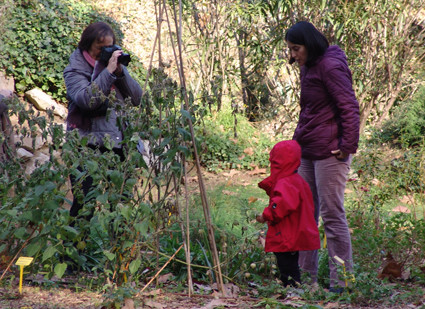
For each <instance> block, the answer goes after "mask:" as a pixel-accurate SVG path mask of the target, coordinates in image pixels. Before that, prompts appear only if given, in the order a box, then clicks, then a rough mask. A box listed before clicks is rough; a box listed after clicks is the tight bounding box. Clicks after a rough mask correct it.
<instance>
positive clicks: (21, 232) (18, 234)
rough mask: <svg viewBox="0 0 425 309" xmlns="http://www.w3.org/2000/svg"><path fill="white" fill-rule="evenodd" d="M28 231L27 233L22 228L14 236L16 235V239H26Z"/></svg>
mask: <svg viewBox="0 0 425 309" xmlns="http://www.w3.org/2000/svg"><path fill="white" fill-rule="evenodd" d="M26 231H27V230H26V228H24V227H20V228H18V229H17V230H16V231H15V232H14V233H13V234H14V235H15V237H16V238H19V239H24V236H25V234H26Z"/></svg>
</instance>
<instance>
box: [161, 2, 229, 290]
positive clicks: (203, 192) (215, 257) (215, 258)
mask: <svg viewBox="0 0 425 309" xmlns="http://www.w3.org/2000/svg"><path fill="white" fill-rule="evenodd" d="M165 4H166V3H165V1H164V6H165ZM173 9H174V23H175V26H176V33H177V42H178V44H177V47H178V49H179V59H177V58H176V64H177V65H179V66H178V67H179V76H180V84H181V88H182V94H183V99H184V107H185V109H186V110H187V111H189V110H190V107H189V99H188V96H187V92H186V80H185V75H184V66H183V57H182V39H181V34H182V31H181V27H182V3H181V0H179V9H180V15H179V21H178V20H177V12H176V6H175V0H173ZM165 12H166V14H167V20H168V13H167V10H165ZM168 24H169V20H168ZM170 35H171V31H170ZM174 55H176V53H175V51H174ZM187 121H188V124H189V129H190V134H191V139H192V146H193V152H194V157H195V162H196V171H197V175H198V183H199V190H200V195H201V201H202V206H203V210H204V217H205V222H206V224H207V229H208V239H209V242H210V246H211V251H212V256H213V262H214V264H215V265H214V270H215V272H216V280H217V285H218V287H219V290H220V292H221V293H222V294H223V295H224V294H225V290H224V284H223V276H222V273H221V266H220V259H219V256H218V251H217V245H216V242H215V237H214V228H213V226H212V223H211V215H210V208H209V204H208V200H207V194H206V190H205V185H204V180H203V177H202V172H201V164H200V160H199V155H198V150H197V148H196V140H195V132H194V129H193V123H192V120H191V119H190V118H188V119H187Z"/></svg>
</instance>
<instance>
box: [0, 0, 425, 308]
mask: <svg viewBox="0 0 425 309" xmlns="http://www.w3.org/2000/svg"><path fill="white" fill-rule="evenodd" d="M123 3H124V1H123ZM164 4H165V5H166V8H167V11H164V10H163V7H164ZM152 6H153V7H154V8H155V11H156V16H157V17H159V16H162V17H166V16H168V17H167V20H169V21H170V24H169V25H167V23H164V24H162V25H160V24H158V29H161V30H162V32H161V33H162V34H161V36H158V37H160V38H162V39H164V37H163V36H166V35H168V36H169V37H166V38H167V39H168V40H170V38H171V41H174V43H175V46H178V44H177V40H176V37H175V36H174V35H175V32H174V30H173V31H172V33H171V34H170V33H168V32H169V28H168V27H169V26H170V29H176V24H175V20H177V19H173V16H174V17H176V16H178V13H177V10H178V9H179V7H178V3H174V2H172V1H169V2H160V3H159V2H152ZM105 7H106V6H104V8H103V10H102V9H101V8H100V7H99V6H98V5H97V4H96V3H94V2H93V3H92V2H91V1H88V2H84V3H83V2H80V1H74V0H61V1H53V0H27V1H10V0H6V1H5V2H4V4H2V6H1V10H0V12H1V14H2V16H4V17H5V18H1V20H0V33H1V35H0V36H1V37H0V44H1V45H0V50H2V53H1V54H0V66H1V67H2V69H3V70H4V71H5V72H6V74H8V75H11V76H13V77H14V79H15V82H16V92H17V93H18V94H20V95H21V94H22V93H24V92H25V91H26V90H29V89H31V88H33V87H39V88H41V89H43V90H44V91H45V92H47V93H49V94H51V95H52V96H53V97H54V98H55V99H56V100H58V101H59V102H62V103H65V104H66V93H65V88H64V84H63V80H62V71H63V69H64V68H65V66H66V65H67V63H68V57H69V55H70V54H71V52H72V51H73V50H74V49H75V47H76V45H77V42H78V40H79V36H80V34H81V31H82V29H83V28H84V27H85V26H86V25H87V24H89V23H90V22H92V21H95V20H106V21H108V22H109V23H110V24H111V25H112V26H113V27H114V29H115V31H116V33H117V34H118V37H119V39H120V42H121V43H124V42H128V40H125V37H124V34H125V35H127V32H126V33H124V32H123V31H122V28H124V27H127V26H126V25H125V24H124V23H123V22H122V20H121V19H118V18H117V15H119V14H120V10H115V11H114V12H112V13H111V12H108V11H107V10H106V9H105ZM174 7H175V8H176V13H177V14H174V13H173V9H174ZM423 7H424V2H423V1H422V0H416V1H403V0H394V1H384V2H382V1H376V2H370V1H355V2H352V1H326V0H323V1H310V2H309V3H308V4H306V3H304V2H301V1H277V0H276V1H249V2H248V1H224V0H223V1H190V0H189V1H184V2H183V3H182V11H181V13H182V17H183V20H184V22H183V26H184V31H183V51H182V57H183V58H184V67H185V69H186V88H185V89H183V90H185V91H186V93H188V98H189V103H190V109H189V110H186V109H184V108H182V106H183V105H184V99H183V96H182V93H184V92H185V91H181V90H182V89H181V88H180V87H181V84H180V83H178V82H176V81H177V80H179V78H178V74H177V70H176V66H175V63H173V62H172V61H171V62H170V61H168V59H169V58H167V57H170V59H172V56H170V55H172V49H171V48H169V49H168V51H166V50H164V46H163V45H161V43H160V41H158V43H157V45H156V46H155V50H156V51H157V52H156V54H155V57H154V60H155V61H154V63H156V64H157V65H154V66H150V65H148V66H147V65H144V64H142V62H141V61H140V60H139V59H142V55H141V54H140V53H137V54H136V53H135V52H132V48H131V44H123V47H124V48H125V49H126V50H127V51H129V52H130V53H132V54H133V56H134V57H133V59H134V60H133V61H132V62H131V65H130V66H129V69H130V70H131V73H132V74H133V76H135V77H136V78H137V79H138V80H139V82H140V83H141V85H144V86H146V89H147V91H146V95H145V97H144V101H143V108H142V110H131V113H129V115H128V116H127V117H128V118H126V119H123V120H125V121H127V122H128V123H130V124H131V126H130V127H129V128H128V131H127V133H126V134H127V135H126V136H125V141H126V142H127V144H128V145H129V148H128V152H127V158H128V159H127V160H126V161H125V162H124V163H123V164H118V163H117V162H118V161H117V158H115V157H113V156H111V155H107V154H104V155H100V154H99V153H96V152H93V151H91V150H90V149H88V148H87V147H85V146H86V143H87V141H86V140H82V141H80V140H79V139H78V138H77V136H75V135H73V134H70V135H68V136H66V139H65V135H64V132H63V131H62V128H61V127H60V126H58V125H57V124H55V123H54V122H53V116H52V115H50V114H49V116H48V117H41V116H39V115H36V114H34V113H32V112H31V111H29V110H27V109H26V107H25V105H23V104H22V102H20V101H19V100H18V99H17V98H14V99H11V100H10V102H9V103H10V107H11V114H14V115H17V116H18V119H19V125H18V126H17V127H16V130H18V131H19V132H20V134H21V137H22V138H23V137H35V136H36V135H37V133H39V134H41V135H42V136H43V138H44V139H46V140H47V139H51V141H52V142H51V143H50V146H49V147H50V148H49V151H50V161H49V162H48V163H46V164H44V165H41V166H39V167H38V168H37V169H36V170H35V172H34V173H33V174H31V175H24V171H23V170H22V168H21V163H22V162H20V160H19V159H17V158H14V159H13V160H11V161H9V162H5V163H1V166H0V169H1V170H3V171H4V173H2V175H1V176H0V218H1V219H0V226H1V231H2V232H1V234H0V252H1V256H2V259H3V261H4V262H3V263H4V264H7V263H8V262H9V261H10V260H11V258H12V257H14V256H16V255H18V254H24V255H26V256H32V257H34V258H35V263H34V264H33V266H32V267H33V268H32V272H39V273H40V274H43V275H44V276H45V279H46V280H47V281H49V280H51V279H52V277H53V276H54V275H56V276H57V277H62V276H64V275H65V274H66V273H70V272H72V271H74V272H75V271H76V272H82V273H86V274H94V275H96V276H95V278H96V279H90V280H87V279H84V277H82V279H81V283H82V284H84V285H86V286H92V287H93V288H94V289H99V290H103V291H104V292H107V293H110V294H111V299H112V302H115V301H116V302H119V301H120V300H121V298H123V297H124V298H125V297H130V296H131V295H134V294H135V293H136V291H137V290H138V289H140V288H141V287H142V286H144V285H145V284H146V283H147V281H148V279H149V278H151V277H152V276H153V275H154V274H155V273H156V270H158V269H159V267H160V266H161V265H163V264H164V263H165V262H166V261H167V260H168V259H169V257H170V256H171V255H172V254H174V253H175V252H176V251H177V249H178V248H179V246H180V245H181V244H182V242H183V241H184V240H185V239H187V237H189V238H190V241H189V242H188V243H190V246H191V251H190V261H191V263H192V264H193V272H192V276H193V279H194V280H197V281H199V282H208V283H212V282H215V281H216V280H217V278H216V277H215V276H216V273H215V272H214V271H213V265H214V263H213V259H214V258H213V256H212V254H211V248H210V247H209V246H210V244H209V243H208V240H207V238H208V237H207V234H208V231H207V230H206V228H205V222H204V220H203V219H202V209H201V207H200V204H201V197H200V195H199V193H198V192H196V190H195V192H193V191H190V190H191V189H190V188H188V186H187V185H188V174H190V173H191V172H192V173H193V171H192V170H191V168H190V166H191V165H190V164H189V163H190V162H191V161H192V159H193V156H192V153H193V151H194V147H197V148H196V149H197V150H199V151H200V153H201V162H202V164H203V166H204V167H205V168H207V169H208V170H210V171H212V172H217V173H222V172H223V171H225V170H228V169H242V170H252V169H255V168H259V167H266V166H267V164H268V151H269V149H270V148H271V147H272V145H274V143H275V142H276V141H277V140H280V139H283V138H290V137H291V132H292V130H293V128H294V124H295V123H296V116H297V113H298V105H297V104H298V86H297V83H298V81H297V69H296V68H291V67H290V66H289V65H288V63H287V59H288V55H287V54H286V47H285V42H283V40H282V34H283V33H284V31H285V29H287V28H288V27H289V26H290V25H291V24H292V23H294V22H295V21H297V20H299V19H308V20H311V21H312V22H313V23H314V24H315V25H316V26H317V27H318V28H319V29H321V30H323V31H324V32H325V33H326V34H327V36H328V37H329V39H330V41H331V42H332V43H333V44H338V45H340V46H341V47H342V48H343V49H344V50H345V51H346V53H347V56H348V59H349V62H350V67H351V69H352V72H353V80H354V85H355V90H356V93H357V95H358V99H359V102H360V106H361V112H362V128H363V134H362V140H361V148H360V149H359V152H358V154H357V155H356V157H355V160H354V162H353V166H352V175H351V180H350V182H349V185H348V188H349V189H350V190H351V191H350V192H348V193H347V203H346V206H347V212H348V218H349V220H350V227H351V228H352V230H353V234H352V237H353V246H354V254H355V263H356V265H355V266H356V269H355V277H356V282H355V283H354V285H353V291H352V293H350V294H348V293H347V294H343V295H341V296H339V300H340V301H344V302H349V303H351V304H358V305H366V304H367V305H371V304H372V305H383V304H385V305H391V304H392V303H400V302H404V303H417V302H420V301H421V296H420V295H421V294H419V293H418V289H423V288H424V284H425V273H424V269H423V268H422V267H421V265H423V263H424V258H425V257H424V252H425V250H424V248H425V224H424V214H425V208H424V195H423V194H424V189H425V188H424V183H425V182H424V180H425V178H424V176H425V175H424V173H425V172H424V168H423V164H424V150H423V149H424V141H423V134H424V131H425V123H424V121H423V118H424V117H423V116H424V114H425V106H424V102H425V92H424V89H425V87H424V84H423V76H424V75H423V74H424V72H423V67H424V66H423V57H424V44H423V43H424V36H423V35H424V28H423V27H424V21H423V19H424V13H423ZM127 13H128V12H127ZM161 14H162V15H161ZM167 14H169V15H167ZM127 19H129V17H127ZM164 19H165V18H164ZM158 20H160V18H158ZM173 20H174V21H173ZM6 21H7V22H6ZM164 29H165V30H167V31H168V32H166V31H165V30H164ZM166 33H168V34H166ZM153 36H154V35H153ZM161 42H164V40H161ZM162 44H165V43H162ZM150 47H151V46H148V48H150ZM160 50H161V52H159V51H160ZM167 53H168V54H167ZM150 54H151V51H149V52H148V55H150ZM143 60H144V61H145V63H146V59H143ZM145 83H146V85H145ZM189 120H191V121H193V123H194V125H195V131H196V145H195V146H194V145H193V144H192V141H191V139H190V135H191V134H190V127H189V125H188V123H189ZM40 132H41V133H40ZM139 138H142V139H143V140H147V141H148V143H149V145H150V147H151V149H152V151H153V153H154V154H155V156H154V159H155V162H151V164H149V166H147V165H146V163H145V162H144V161H143V160H142V159H141V157H140V156H139V155H138V152H137V150H136V144H137V142H138V140H139ZM75 149H82V151H80V152H75ZM57 151H60V154H59V155H58V152H57ZM79 165H81V166H85V167H86V168H87V169H88V170H89V171H97V175H96V177H97V178H96V179H95V180H96V183H98V186H97V187H96V188H95V190H94V191H93V192H92V193H91V195H90V196H89V197H88V198H87V200H86V201H85V202H86V206H85V207H86V208H85V209H86V211H90V210H91V209H94V210H95V215H94V217H93V218H92V219H91V220H92V221H91V224H88V222H87V221H85V220H84V218H82V219H80V220H78V221H76V222H75V221H73V219H72V218H70V217H69V214H68V211H67V210H66V209H64V208H63V207H58V205H65V206H69V204H70V203H71V201H69V200H67V199H66V198H65V196H66V190H67V189H66V183H67V179H68V177H69V175H71V174H73V175H75V176H76V177H77V178H79V179H83V178H84V177H86V175H85V174H84V173H81V172H79V171H78V169H77V167H78V166H79ZM164 167H165V168H164ZM255 181H257V179H255ZM135 187H136V188H137V189H136V190H133V188H135ZM209 189H210V190H209V192H208V199H209V202H210V205H211V217H212V219H213V225H214V231H215V234H214V236H215V240H216V243H217V250H218V252H219V257H220V261H221V263H222V264H223V265H224V266H223V270H222V271H223V276H224V278H225V281H226V282H233V283H235V284H238V285H241V286H245V287H247V286H249V285H252V284H253V283H254V284H255V285H256V286H257V287H258V291H259V292H260V295H261V296H262V297H265V298H267V297H269V296H270V295H271V294H272V293H275V292H280V293H283V294H286V293H288V291H286V290H283V289H282V288H280V286H279V285H278V284H276V283H275V280H274V278H275V276H276V269H275V268H276V267H275V266H274V260H273V258H272V256H270V255H267V254H265V253H264V252H263V249H262V248H261V246H259V244H258V236H259V235H260V234H261V230H262V229H264V226H262V225H259V224H257V223H255V222H254V220H253V219H254V215H255V214H256V213H257V212H258V211H261V210H262V208H263V207H264V206H265V197H264V196H263V192H261V191H260V190H259V189H258V188H256V184H255V182H254V184H253V185H250V186H232V185H227V186H226V185H225V184H223V185H220V186H217V187H215V188H209ZM192 190H193V188H192ZM223 192H227V193H228V194H223ZM90 197H94V198H90ZM258 197H260V198H259V199H257V198H258ZM400 205H401V206H403V207H406V209H409V211H410V213H395V212H393V211H392V210H393V209H394V208H396V207H397V206H400ZM189 209H190V210H189ZM189 215H190V216H189ZM186 216H189V217H190V218H189V219H190V220H189V221H186V220H185V218H186ZM187 252H188V251H186V254H185V251H180V252H179V253H178V255H177V260H174V261H173V262H171V263H170V264H169V266H168V267H167V268H166V271H167V272H170V273H172V274H173V275H174V276H175V277H176V280H175V281H176V282H178V283H179V285H184V284H186V281H187V280H188V272H187V270H188V267H187V259H186V256H187ZM389 253H391V255H392V256H393V257H394V258H395V259H396V260H397V261H398V262H399V263H400V265H402V269H403V273H404V280H400V279H398V280H397V281H395V284H392V285H389V284H387V283H388V282H387V281H382V280H381V279H378V278H377V273H379V271H380V270H381V269H382V261H383V260H384V259H385V257H386V256H387V255H388V254H389ZM185 261H186V262H185ZM326 265H327V259H326V251H325V250H323V251H322V252H321V278H320V279H321V281H320V282H321V288H320V289H319V290H318V291H316V292H313V291H310V290H309V289H308V288H305V289H304V290H303V294H302V296H303V299H305V300H306V301H310V302H315V301H317V302H318V301H323V300H326V301H331V300H332V297H335V296H332V295H329V294H327V292H326V291H325V290H324V289H323V288H325V287H326V286H327V282H326V280H325V278H326V271H327V266H326ZM9 279H10V280H9V281H8V282H12V281H13V277H12V278H9ZM2 284H7V282H6V281H2ZM178 288H182V287H181V286H180V287H178ZM400 289H401V290H402V291H403V293H399V292H397V291H399V290H400ZM117 291H118V292H117ZM387 296H388V297H387ZM389 296H391V297H389ZM120 297H121V298H120ZM274 305H275V306H278V305H277V304H274Z"/></svg>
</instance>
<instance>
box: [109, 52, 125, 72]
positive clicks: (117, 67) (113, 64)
mask: <svg viewBox="0 0 425 309" xmlns="http://www.w3.org/2000/svg"><path fill="white" fill-rule="evenodd" d="M121 54H122V50H116V51H114V52H113V53H112V56H111V58H109V62H108V66H107V67H106V69H107V70H108V72H109V73H111V74H114V75H116V76H120V75H121V74H122V67H121V64H120V63H118V57H119V56H121Z"/></svg>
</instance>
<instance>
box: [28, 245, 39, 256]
mask: <svg viewBox="0 0 425 309" xmlns="http://www.w3.org/2000/svg"><path fill="white" fill-rule="evenodd" d="M40 250H41V244H40V243H39V242H34V243H31V244H29V245H28V246H27V247H26V250H25V252H26V253H25V254H26V255H28V256H34V255H36V254H37V253H38V252H39V251H40Z"/></svg>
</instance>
